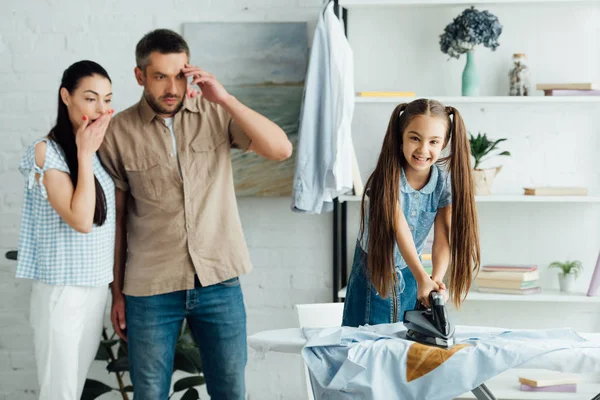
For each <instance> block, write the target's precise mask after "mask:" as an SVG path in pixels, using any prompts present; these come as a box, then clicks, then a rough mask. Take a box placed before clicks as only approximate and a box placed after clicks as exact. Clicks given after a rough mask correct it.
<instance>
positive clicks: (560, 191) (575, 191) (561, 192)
mask: <svg viewBox="0 0 600 400" xmlns="http://www.w3.org/2000/svg"><path fill="white" fill-rule="evenodd" d="M523 190H524V191H525V193H524V194H525V196H587V195H588V189H587V188H586V187H576V186H535V187H526V188H523Z"/></svg>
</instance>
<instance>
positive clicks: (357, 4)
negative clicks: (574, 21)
mask: <svg viewBox="0 0 600 400" xmlns="http://www.w3.org/2000/svg"><path fill="white" fill-rule="evenodd" d="M597 2H599V0H339V4H340V6H342V7H345V8H361V7H362V8H364V7H402V6H439V5H464V4H468V5H488V4H545V3H569V4H570V3H597Z"/></svg>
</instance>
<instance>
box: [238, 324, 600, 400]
mask: <svg viewBox="0 0 600 400" xmlns="http://www.w3.org/2000/svg"><path fill="white" fill-rule="evenodd" d="M464 329H468V330H469V331H473V330H474V329H476V330H478V331H480V332H481V333H482V334H483V333H489V332H501V331H502V329H499V328H488V327H473V326H468V327H466V326H460V325H459V326H457V327H456V330H457V332H460V331H461V330H464ZM580 335H581V336H582V337H583V338H585V339H588V340H593V341H599V342H600V333H587V334H583V333H580ZM306 342H307V339H306V337H305V336H304V333H303V332H302V329H301V328H289V329H278V330H269V331H263V332H258V333H255V334H253V335H251V336H249V337H248V345H249V346H250V347H251V348H252V349H254V350H255V351H257V352H258V353H263V354H264V353H267V352H270V351H273V352H278V353H289V354H300V353H301V352H302V349H303V347H304V345H305V344H306ZM576 350H583V349H565V350H557V351H554V352H551V353H546V354H542V355H540V356H538V357H535V358H533V359H531V360H529V361H527V362H525V363H524V364H521V365H519V366H518V367H519V368H531V369H550V370H556V371H561V372H573V373H582V372H585V373H592V372H595V373H600V349H585V350H586V351H576ZM594 368H595V369H594ZM471 392H472V393H473V395H474V396H475V398H476V399H477V400H496V397H495V396H494V394H493V393H492V392H491V391H490V390H489V389H488V387H487V386H486V385H485V384H482V385H480V386H478V387H476V388H475V389H473V390H472V391H471Z"/></svg>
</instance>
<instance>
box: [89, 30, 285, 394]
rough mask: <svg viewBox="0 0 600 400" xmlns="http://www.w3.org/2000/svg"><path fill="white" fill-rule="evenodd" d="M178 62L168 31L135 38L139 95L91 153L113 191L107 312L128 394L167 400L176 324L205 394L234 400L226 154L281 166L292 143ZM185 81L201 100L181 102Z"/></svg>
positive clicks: (235, 300) (236, 346) (242, 317)
mask: <svg viewBox="0 0 600 400" xmlns="http://www.w3.org/2000/svg"><path fill="white" fill-rule="evenodd" d="M188 59H189V48H188V46H187V44H186V42H185V40H184V39H183V38H182V37H181V36H180V35H179V34H177V33H175V32H172V31H169V30H165V29H159V30H155V31H152V32H150V33H148V34H146V36H144V37H143V38H142V39H141V40H140V42H139V43H138V45H137V47H136V63H137V66H136V68H135V76H136V79H137V81H138V83H139V85H140V86H143V87H144V94H143V96H142V98H141V100H140V101H139V103H138V104H136V105H134V106H132V107H130V108H129V109H127V110H125V111H123V112H121V113H119V114H118V115H116V116H115V117H114V119H113V121H112V123H111V126H110V127H109V130H108V132H107V134H106V138H105V141H104V144H103V146H102V148H101V151H100V153H101V158H102V161H103V163H104V165H105V167H106V169H107V171H108V172H109V173H110V174H111V175H112V176H113V179H114V181H115V185H116V187H117V189H118V190H117V195H116V205H117V207H116V210H117V211H116V213H117V234H116V245H115V267H114V275H115V276H114V282H113V284H112V294H113V305H112V314H111V316H112V322H113V325H114V327H115V330H116V332H117V333H118V334H119V336H121V337H122V338H124V339H125V338H126V339H127V340H128V342H129V362H130V372H131V379H132V382H133V385H134V390H135V397H136V399H140V400H164V399H167V397H168V394H169V388H170V383H171V374H172V368H173V358H174V352H175V343H176V340H177V337H178V335H179V332H180V329H181V326H182V322H183V321H184V319H187V321H188V324H189V326H190V328H191V330H192V332H193V335H194V338H195V340H196V342H197V344H198V347H199V348H200V352H201V355H202V361H203V369H204V374H205V377H206V384H207V390H208V393H209V394H210V396H211V398H212V399H228V400H229V399H231V400H233V399H235V400H238V399H243V398H244V395H245V383H244V369H245V365H246V359H247V353H246V352H247V348H246V312H245V309H244V303H243V297H242V291H241V288H240V283H239V280H238V276H239V275H240V274H243V273H247V272H249V271H250V269H251V265H250V259H249V255H248V249H247V247H246V243H245V240H244V236H243V233H242V228H241V223H240V219H239V215H238V211H237V203H236V199H235V193H234V186H233V178H232V168H231V161H230V147H236V148H240V149H242V150H244V151H254V152H256V153H258V154H259V155H261V156H263V157H265V158H268V159H272V160H284V159H286V158H288V157H289V156H290V155H291V152H292V145H291V143H290V142H289V140H288V139H287V136H286V134H285V132H284V131H283V130H282V129H281V128H280V127H278V126H277V125H276V124H275V123H273V122H271V121H269V120H268V119H267V118H265V117H263V116H262V115H260V114H258V113H256V112H254V111H253V110H251V109H249V108H248V107H246V106H244V105H243V104H242V103H240V102H239V101H238V100H237V99H236V98H235V97H233V96H232V95H230V94H229V93H227V91H226V90H225V89H224V88H223V86H221V84H220V83H219V82H218V81H217V80H216V79H215V77H214V76H213V75H211V74H210V73H208V72H206V71H204V70H202V69H200V68H197V67H194V66H191V65H189V64H188V63H189V61H188ZM188 77H192V82H191V85H194V84H197V85H198V86H199V87H200V89H201V91H202V95H201V96H197V97H195V98H186V96H185V94H186V89H187V81H188ZM125 261H127V266H126V267H125Z"/></svg>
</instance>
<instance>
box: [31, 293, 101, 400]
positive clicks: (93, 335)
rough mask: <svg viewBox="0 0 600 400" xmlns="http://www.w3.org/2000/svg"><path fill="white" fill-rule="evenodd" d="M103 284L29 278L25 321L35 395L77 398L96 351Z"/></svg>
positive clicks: (58, 399) (47, 399)
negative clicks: (30, 342) (66, 283)
mask: <svg viewBox="0 0 600 400" xmlns="http://www.w3.org/2000/svg"><path fill="white" fill-rule="evenodd" d="M107 298H108V286H102V287H84V286H58V285H48V284H46V283H43V282H39V281H34V283H33V289H32V292H31V312H30V322H31V326H32V328H33V333H34V345H35V359H36V363H37V375H38V382H39V386H40V397H39V399H40V400H79V399H80V398H81V392H82V391H83V385H84V383H85V379H86V376H87V373H88V371H89V369H90V366H91V364H92V361H94V358H95V356H96V352H97V351H98V345H99V343H100V337H101V335H102V326H103V320H104V312H105V308H106V300H107Z"/></svg>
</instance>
